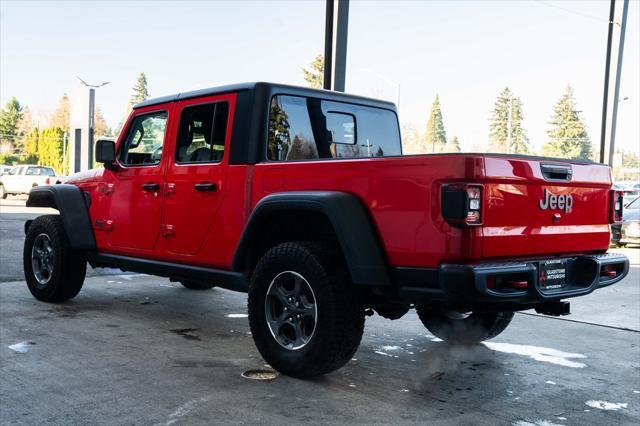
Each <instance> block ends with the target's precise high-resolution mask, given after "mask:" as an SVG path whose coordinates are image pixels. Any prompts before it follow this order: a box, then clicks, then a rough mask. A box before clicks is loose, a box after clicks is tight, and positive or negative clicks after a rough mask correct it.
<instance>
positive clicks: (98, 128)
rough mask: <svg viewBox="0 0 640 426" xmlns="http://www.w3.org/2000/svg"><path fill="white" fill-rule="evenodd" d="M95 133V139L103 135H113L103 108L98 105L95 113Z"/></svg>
mask: <svg viewBox="0 0 640 426" xmlns="http://www.w3.org/2000/svg"><path fill="white" fill-rule="evenodd" d="M93 135H94V136H93V139H94V140H96V141H97V140H98V138H99V137H101V136H111V129H109V126H108V125H107V122H106V121H105V119H104V116H103V115H102V110H101V109H100V107H99V106H97V105H96V110H95V112H94V114H93Z"/></svg>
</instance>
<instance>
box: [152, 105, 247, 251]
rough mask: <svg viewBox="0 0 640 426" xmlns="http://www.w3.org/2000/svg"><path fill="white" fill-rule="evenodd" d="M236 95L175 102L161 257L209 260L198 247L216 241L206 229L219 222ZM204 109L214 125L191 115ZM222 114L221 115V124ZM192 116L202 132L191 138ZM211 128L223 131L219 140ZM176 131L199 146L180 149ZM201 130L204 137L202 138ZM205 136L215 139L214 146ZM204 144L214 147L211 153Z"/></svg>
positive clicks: (215, 236)
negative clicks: (162, 255) (210, 114)
mask: <svg viewBox="0 0 640 426" xmlns="http://www.w3.org/2000/svg"><path fill="white" fill-rule="evenodd" d="M235 99H236V96H235V94H225V95H217V96H210V97H206V98H199V99H190V100H185V101H181V102H178V103H177V104H176V108H175V116H176V124H177V125H176V129H175V137H174V138H172V139H174V140H175V145H172V147H171V149H170V153H171V161H170V162H169V163H168V165H167V174H166V180H165V196H164V197H165V198H164V214H163V220H162V223H163V225H162V226H163V227H164V228H165V229H166V230H168V232H166V235H165V237H166V238H165V241H164V242H163V246H164V247H165V249H166V250H165V253H166V255H182V256H185V257H187V258H186V259H185V261H189V262H197V263H208V262H207V261H206V258H207V257H208V255H207V253H201V248H202V246H203V244H204V241H205V240H207V241H208V242H209V243H211V242H212V241H213V242H214V245H215V241H216V240H217V239H218V235H217V233H215V232H211V229H212V228H213V227H214V223H215V222H216V220H218V211H219V209H220V208H221V206H222V204H223V203H224V202H225V201H224V200H225V198H226V196H227V180H226V176H227V170H228V166H227V164H228V153H229V149H228V147H229V141H230V133H231V123H232V122H233V111H234V106H235ZM209 108H211V111H217V112H215V117H216V118H215V121H217V123H215V126H214V125H213V124H211V128H209V124H208V123H204V122H199V121H198V120H199V118H193V114H198V113H194V111H199V112H200V113H201V114H202V118H203V117H205V116H208V115H207V114H208V112H207V111H209ZM225 111H226V112H225ZM212 114H214V113H213V112H212ZM197 117H200V116H197ZM221 117H224V123H223V122H222V118H221ZM194 120H195V121H198V122H197V124H198V125H199V126H200V127H198V129H199V130H198V131H200V132H202V135H198V136H196V135H195V133H194V130H193V129H191V128H190V127H189V126H188V125H187V124H189V123H190V124H193V123H194ZM219 126H221V127H219ZM203 128H204V130H203ZM215 129H222V130H223V133H222V134H219V135H217V137H218V138H219V139H218V140H215V137H213V136H209V135H211V134H212V132H216V130H215ZM225 129H226V132H224V130H225ZM181 132H182V133H183V134H184V135H187V134H189V135H190V138H189V141H191V140H194V141H195V140H197V138H198V137H201V142H202V143H203V144H204V145H203V146H204V148H200V149H192V148H189V150H188V151H189V152H185V151H187V150H186V147H184V146H178V145H179V141H178V140H179V138H181V137H184V136H181ZM204 133H207V135H208V136H207V140H206V141H205V136H204ZM208 138H213V139H214V140H213V144H212V142H211V139H208ZM194 144H195V143H194ZM189 146H191V145H189ZM208 147H211V148H214V147H215V148H214V149H215V150H216V151H215V154H213V153H212V152H211V150H209V148H208ZM201 151H203V152H204V153H205V154H204V155H205V157H202V156H201V157H198V153H199V152H201ZM167 154H169V152H167ZM206 155H211V157H206ZM209 254H210V253H209ZM194 256H195V258H194Z"/></svg>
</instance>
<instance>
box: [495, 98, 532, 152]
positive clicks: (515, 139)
mask: <svg viewBox="0 0 640 426" xmlns="http://www.w3.org/2000/svg"><path fill="white" fill-rule="evenodd" d="M523 119H524V117H523V114H522V101H521V100H520V98H519V97H517V96H514V95H513V93H512V92H511V90H509V88H508V87H505V88H504V90H503V91H502V92H500V94H499V95H498V99H496V101H495V103H494V104H493V111H492V112H491V119H490V124H489V152H500V153H513V154H526V153H528V152H529V139H528V138H527V132H526V130H525V129H524V128H523V127H522V121H523Z"/></svg>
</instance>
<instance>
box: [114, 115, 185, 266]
mask: <svg viewBox="0 0 640 426" xmlns="http://www.w3.org/2000/svg"><path fill="white" fill-rule="evenodd" d="M172 108H173V104H166V105H155V106H153V107H149V108H142V109H139V110H136V114H135V116H133V117H132V118H131V119H130V120H129V123H128V127H127V130H125V133H124V134H125V136H124V137H123V138H121V140H120V141H119V146H118V164H119V168H118V170H116V171H113V172H111V171H109V172H107V173H105V178H106V179H105V181H106V183H107V184H113V186H112V187H111V189H112V191H113V192H112V193H111V194H110V206H109V215H108V220H109V221H110V223H109V228H110V229H109V231H110V232H109V237H108V247H109V249H110V250H112V251H117V252H124V253H131V254H136V253H139V251H140V250H153V249H154V247H155V246H156V244H157V242H158V238H159V235H160V225H161V219H162V199H163V184H164V176H163V175H164V173H163V171H164V169H165V167H166V166H165V164H166V162H167V158H166V157H167V155H166V153H164V152H163V151H164V147H166V146H167V145H169V144H170V135H171V132H170V130H169V129H170V127H169V126H170V118H171V116H172V112H171V110H172ZM162 114H164V116H165V117H166V121H165V124H164V128H162V127H157V128H153V129H146V131H147V133H146V134H144V135H143V136H142V138H141V139H142V142H141V145H139V146H138V147H137V148H131V149H129V150H128V152H130V153H131V154H130V158H128V159H126V160H125V158H124V157H123V155H124V154H123V150H125V149H126V146H125V145H126V141H127V138H128V137H129V136H128V134H129V133H131V132H132V131H133V130H135V123H136V117H140V118H139V120H143V119H144V117H156V118H155V121H156V126H157V124H158V122H161V121H162V117H163V115H162ZM152 130H153V131H152ZM144 143H147V144H148V146H147V147H146V148H144V147H143V148H141V146H144V145H142V144H144ZM149 153H151V154H149ZM145 156H146V157H148V158H145ZM127 162H129V163H128V164H125V163H127Z"/></svg>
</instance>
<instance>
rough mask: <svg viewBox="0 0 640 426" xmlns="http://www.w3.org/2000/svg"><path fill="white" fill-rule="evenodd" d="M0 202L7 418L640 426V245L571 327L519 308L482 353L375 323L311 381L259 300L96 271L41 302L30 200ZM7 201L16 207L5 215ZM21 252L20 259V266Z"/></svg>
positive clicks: (575, 304)
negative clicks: (270, 328) (27, 222)
mask: <svg viewBox="0 0 640 426" xmlns="http://www.w3.org/2000/svg"><path fill="white" fill-rule="evenodd" d="M11 203H13V205H12V206H7V204H6V203H3V204H2V205H0V238H1V241H0V244H1V247H0V252H1V254H0V269H1V271H0V281H2V282H0V377H1V378H2V380H0V424H3V425H4V424H11V425H16V424H17V425H34V424H44V423H47V424H56V425H76V424H77V425H100V424H152V425H181V424H212V423H215V424H238V423H249V424H285V423H286V424H301V423H309V424H320V423H323V424H327V423H328V424H347V423H356V424H414V423H426V424H435V425H441V424H442V425H445V424H447V425H448V424H456V425H457V424H469V425H470V424H473V425H518V426H524V425H539V426H542V425H583V424H599V425H620V424H638V423H640V249H637V248H629V249H623V250H621V251H622V252H623V253H625V254H626V255H627V256H629V257H630V258H631V260H632V264H633V266H632V269H631V273H630V275H629V277H627V278H626V279H625V280H624V281H623V282H621V283H619V284H617V285H615V286H612V287H610V288H606V289H602V290H600V291H598V292H596V293H593V294H591V295H589V296H586V297H583V298H579V299H574V300H573V301H572V312H573V314H572V315H571V316H569V317H564V318H562V319H557V318H549V317H543V316H538V315H535V314H532V313H531V312H526V313H520V314H517V315H516V317H515V319H514V321H513V323H512V324H511V326H510V327H509V328H508V329H507V331H506V332H504V333H503V334H501V335H500V336H498V337H497V338H495V339H494V340H491V341H490V342H488V343H486V344H483V345H479V346H475V347H472V348H452V347H449V346H448V345H446V344H444V343H443V342H440V341H438V339H436V338H434V337H433V336H431V335H430V334H429V333H428V332H427V331H426V329H424V327H423V326H422V324H421V323H420V322H419V320H418V318H417V316H416V315H415V313H413V312H411V313H409V314H408V315H406V316H405V317H404V318H402V319H401V320H398V321H388V320H385V319H382V318H380V317H379V316H374V317H370V318H368V319H367V324H366V330H365V335H364V337H363V341H362V344H361V347H360V349H359V351H358V352H357V353H356V355H355V356H354V359H353V360H352V361H351V362H350V363H349V364H348V365H347V366H345V367H344V368H342V369H341V370H339V371H337V372H335V373H332V374H330V375H327V376H326V377H323V378H321V379H317V380H313V381H301V380H296V379H291V378H288V377H286V376H278V377H276V378H275V379H273V380H267V381H258V380H250V379H246V378H244V377H242V373H243V372H245V371H248V370H252V369H268V366H265V364H264V361H263V360H262V358H261V357H260V355H259V354H258V352H257V350H256V349H255V347H254V345H253V341H252V339H251V336H250V333H249V327H248V322H247V319H246V317H245V315H244V314H245V311H246V307H245V304H246V297H245V295H243V294H239V293H233V292H230V291H226V290H219V289H213V290H209V291H191V290H187V289H184V288H182V286H180V285H179V284H174V283H170V282H169V281H168V280H165V279H161V278H156V277H150V276H146V275H134V274H122V273H114V272H113V271H110V274H111V275H94V276H92V277H90V278H88V279H87V280H86V282H85V286H84V288H83V290H82V292H81V293H80V294H79V296H78V297H76V298H75V299H73V300H72V301H70V302H67V303H63V304H59V305H52V304H46V303H42V302H38V301H36V300H35V299H33V298H32V297H31V295H30V294H29V292H28V290H27V288H26V285H25V284H24V282H23V280H22V278H21V274H22V269H21V265H20V256H21V254H20V253H21V250H22V238H23V234H22V221H23V220H24V218H26V217H27V216H28V214H29V213H26V212H25V210H24V209H22V208H20V205H19V201H16V200H11ZM8 207H10V208H8ZM16 259H17V260H16Z"/></svg>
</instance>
